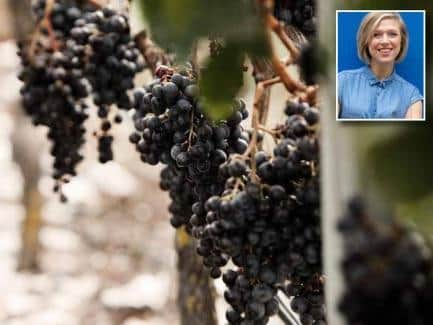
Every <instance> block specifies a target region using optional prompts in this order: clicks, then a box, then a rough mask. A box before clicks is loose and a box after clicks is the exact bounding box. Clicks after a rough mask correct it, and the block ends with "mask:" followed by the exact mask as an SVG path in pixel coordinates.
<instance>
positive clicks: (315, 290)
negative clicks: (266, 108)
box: [191, 103, 325, 324]
mask: <svg viewBox="0 0 433 325" xmlns="http://www.w3.org/2000/svg"><path fill="white" fill-rule="evenodd" d="M286 113H287V115H288V118H287V120H286V122H285V124H283V125H279V126H277V127H276V128H275V130H274V134H276V141H277V145H276V147H275V149H274V155H273V157H270V155H268V154H266V153H265V152H264V151H259V152H257V153H256V154H255V156H254V157H250V159H248V158H247V157H241V158H238V157H236V156H234V157H233V158H231V159H229V161H228V162H227V163H224V164H223V165H222V166H221V167H220V176H221V177H223V178H224V179H225V180H226V182H225V184H226V185H225V190H224V192H223V193H222V194H221V195H218V196H213V197H211V198H209V200H208V201H207V202H206V204H205V206H204V209H202V207H198V208H197V209H196V210H197V211H194V207H193V212H195V215H197V218H196V219H197V220H198V225H201V224H204V225H205V226H204V228H203V230H202V231H201V235H200V237H199V245H198V247H197V251H198V253H199V254H200V255H202V256H203V262H204V264H205V265H206V266H207V267H209V268H211V275H212V276H214V277H218V276H219V275H220V274H221V270H220V268H221V267H222V266H224V265H226V264H227V262H228V260H230V259H231V261H232V262H233V263H234V264H235V265H236V266H237V269H236V270H230V271H228V272H227V273H226V274H225V275H224V276H223V280H224V282H225V283H226V284H227V286H228V291H227V292H226V294H225V298H226V300H227V302H228V303H229V304H230V305H231V306H232V309H230V310H229V311H227V314H226V316H227V320H228V321H229V323H230V324H243V322H254V324H266V323H267V321H268V318H269V317H270V316H272V315H273V314H275V313H276V312H277V311H278V304H277V303H276V300H275V295H276V293H277V290H278V288H281V289H283V290H284V289H285V286H286V284H287V281H288V280H292V281H295V279H296V283H297V284H298V285H299V286H301V287H305V289H304V290H301V291H299V292H298V294H297V295H295V296H296V297H297V298H296V299H295V301H299V300H301V301H302V299H304V300H305V301H307V302H309V301H310V300H309V298H310V296H313V295H318V296H319V295H322V296H323V294H322V293H323V284H322V282H321V281H319V282H317V281H316V282H314V283H315V285H311V283H313V279H321V275H322V264H321V233H320V195H319V170H318V164H319V159H318V157H319V156H318V155H319V144H318V132H317V127H318V122H319V111H318V110H317V109H316V108H313V107H309V106H308V105H306V104H302V103H301V104H299V103H290V104H289V105H288V108H287V109H286ZM254 170H255V171H256V172H255V171H254ZM193 221H194V218H193V219H192V220H191V222H192V223H193ZM307 302H306V303H305V306H306V307H305V308H298V309H297V311H298V312H299V313H300V315H301V319H302V321H303V324H323V323H324V318H325V317H324V305H323V301H322V304H321V306H320V308H319V306H316V305H315V304H314V303H310V304H308V303H307ZM295 305H296V304H295ZM316 307H317V308H316ZM319 309H321V310H322V311H323V313H319V312H318V310H319ZM310 320H311V321H310Z"/></svg>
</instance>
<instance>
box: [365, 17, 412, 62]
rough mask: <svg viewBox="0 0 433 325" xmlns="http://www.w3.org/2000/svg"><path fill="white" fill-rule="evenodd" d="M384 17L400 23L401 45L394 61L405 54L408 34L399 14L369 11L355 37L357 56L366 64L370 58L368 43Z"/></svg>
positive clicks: (402, 57)
mask: <svg viewBox="0 0 433 325" xmlns="http://www.w3.org/2000/svg"><path fill="white" fill-rule="evenodd" d="M384 19H394V20H396V21H397V22H398V23H399V25H400V35H401V46H400V53H398V55H397V57H396V58H395V61H396V62H400V61H401V60H403V59H404V57H405V56H406V53H407V48H408V44H409V35H408V34H407V28H406V24H405V23H404V21H403V19H402V18H401V16H400V15H399V14H398V13H394V12H370V13H369V14H368V15H366V16H365V17H364V19H363V20H362V22H361V25H360V26H359V29H358V35H357V37H356V40H357V43H358V56H359V58H360V59H361V60H362V61H364V62H365V63H367V64H369V63H370V60H371V55H370V52H369V51H368V43H369V42H370V40H371V38H372V35H373V32H374V31H375V30H376V28H377V26H378V25H379V24H380V22H381V21H382V20H384Z"/></svg>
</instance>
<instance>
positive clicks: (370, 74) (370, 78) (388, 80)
mask: <svg viewBox="0 0 433 325" xmlns="http://www.w3.org/2000/svg"><path fill="white" fill-rule="evenodd" d="M363 72H364V74H365V75H366V76H367V78H368V81H369V83H370V86H373V85H376V84H382V85H383V84H388V83H391V82H392V81H393V80H394V79H395V77H396V75H397V74H396V72H395V69H394V70H393V71H392V73H391V75H390V76H389V77H388V78H386V79H383V80H379V79H377V78H376V75H375V74H374V73H373V71H371V68H370V66H365V67H364V71H363Z"/></svg>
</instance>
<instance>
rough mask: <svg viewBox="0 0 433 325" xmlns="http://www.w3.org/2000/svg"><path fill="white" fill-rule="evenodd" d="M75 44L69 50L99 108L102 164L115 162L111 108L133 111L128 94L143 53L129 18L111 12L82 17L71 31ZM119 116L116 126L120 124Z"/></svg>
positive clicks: (105, 10) (139, 68)
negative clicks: (75, 57)
mask: <svg viewBox="0 0 433 325" xmlns="http://www.w3.org/2000/svg"><path fill="white" fill-rule="evenodd" d="M71 37H72V40H73V41H72V40H71V42H69V44H68V46H70V47H71V48H72V50H73V51H74V53H75V55H76V56H77V57H78V58H80V60H81V61H82V62H83V65H84V74H85V76H86V78H87V79H88V80H89V82H90V85H91V89H92V95H93V102H94V103H95V105H96V106H97V107H98V117H99V118H100V119H101V120H102V121H101V130H100V132H99V134H97V135H98V152H99V161H100V162H102V163H105V162H107V161H109V160H112V159H113V152H112V148H111V144H112V142H113V136H112V135H110V133H109V131H110V129H111V127H112V121H110V120H109V113H110V107H111V105H113V104H115V105H116V106H117V107H118V108H120V109H126V110H128V109H130V108H131V107H132V102H131V100H130V97H129V96H128V90H130V89H132V88H133V87H134V77H135V75H136V74H137V73H138V72H140V71H142V70H143V68H144V64H143V60H142V57H141V54H140V51H139V50H138V48H137V47H136V44H135V42H134V41H133V40H132V38H131V35H130V27H129V18H128V16H126V15H124V14H121V13H118V12H116V11H114V10H112V9H110V8H103V9H102V10H96V11H94V12H92V13H88V14H85V15H83V16H82V17H81V18H80V19H78V20H76V21H75V23H74V27H73V28H72V29H71ZM121 120H122V118H121V116H120V115H116V116H115V117H114V122H116V123H120V122H121Z"/></svg>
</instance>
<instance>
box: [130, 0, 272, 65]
mask: <svg viewBox="0 0 433 325" xmlns="http://www.w3.org/2000/svg"><path fill="white" fill-rule="evenodd" d="M138 2H139V5H140V8H141V12H142V13H143V15H144V17H146V19H147V20H148V22H149V24H150V28H151V31H152V34H153V39H155V41H156V42H157V43H158V44H159V45H161V46H162V47H164V48H166V49H169V50H171V51H174V52H175V53H176V55H177V58H178V60H179V61H184V60H186V59H187V56H188V54H189V52H190V48H191V46H192V44H193V42H194V41H195V40H197V39H198V38H200V37H206V38H207V37H209V36H218V37H223V38H224V39H225V40H226V41H227V42H237V43H238V44H242V47H243V49H244V50H245V51H246V52H249V53H251V54H253V55H256V56H263V55H266V53H267V49H266V46H265V44H266V42H265V37H264V31H263V22H262V20H261V18H260V16H259V15H257V12H256V8H255V6H254V1H233V0H206V1H203V0H176V1H173V0H138Z"/></svg>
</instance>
